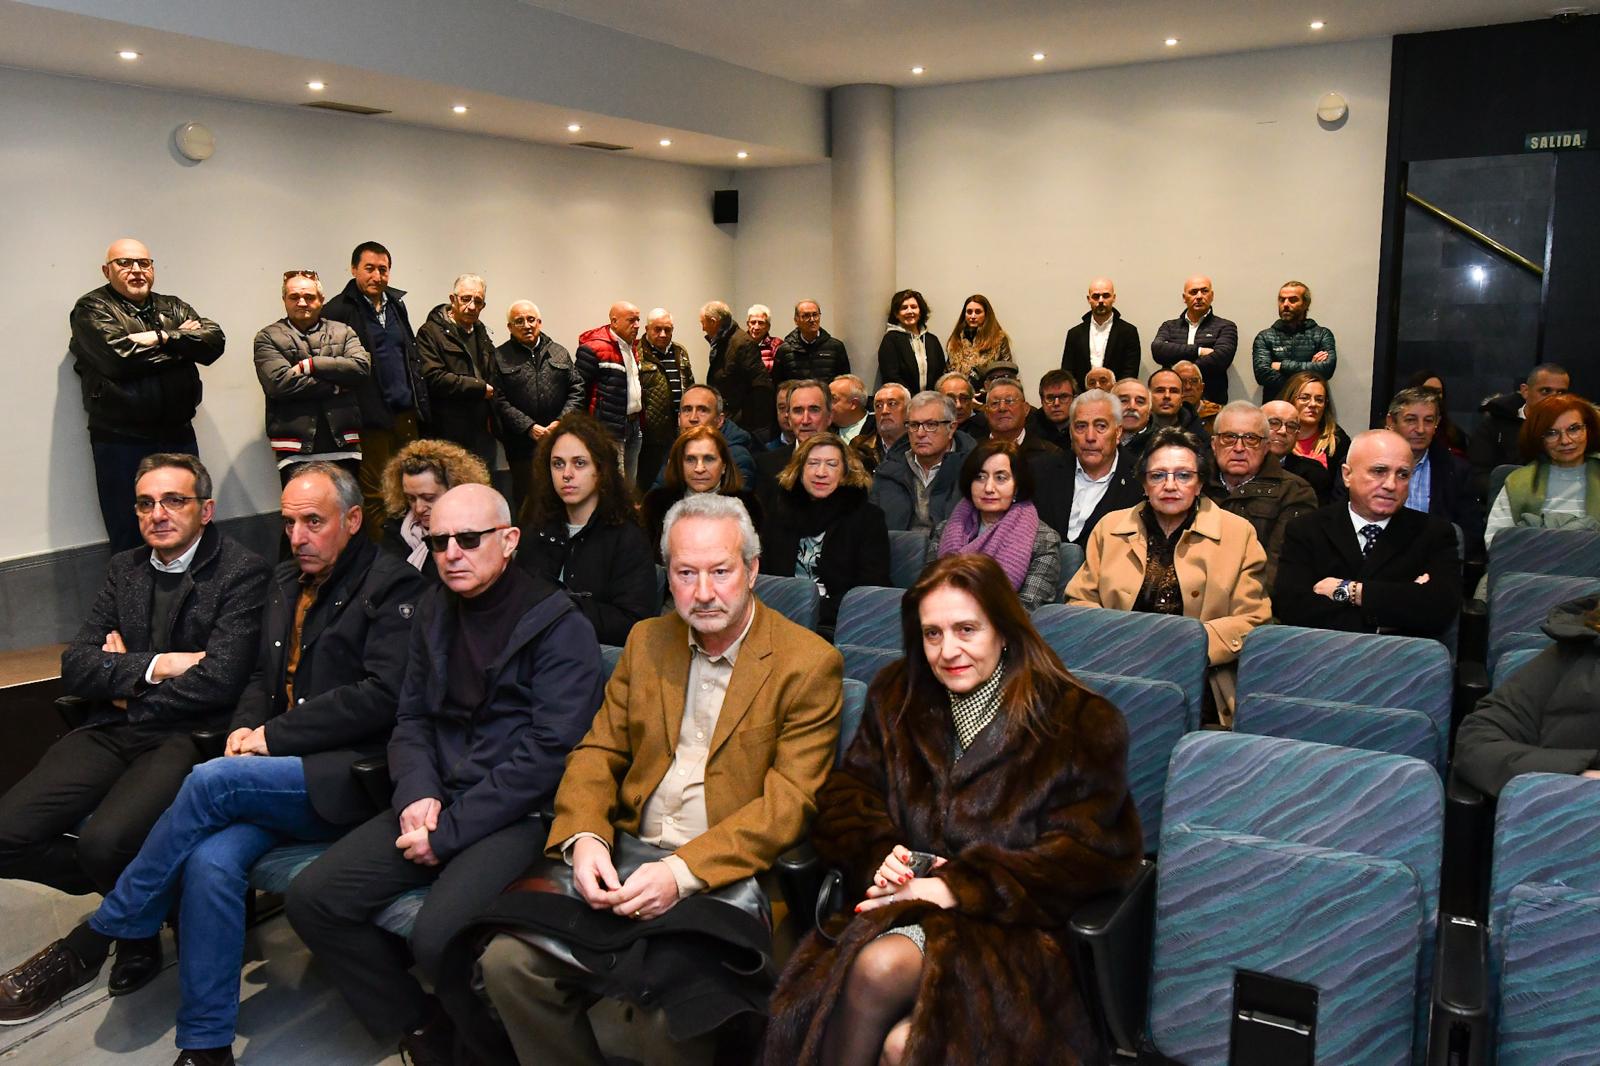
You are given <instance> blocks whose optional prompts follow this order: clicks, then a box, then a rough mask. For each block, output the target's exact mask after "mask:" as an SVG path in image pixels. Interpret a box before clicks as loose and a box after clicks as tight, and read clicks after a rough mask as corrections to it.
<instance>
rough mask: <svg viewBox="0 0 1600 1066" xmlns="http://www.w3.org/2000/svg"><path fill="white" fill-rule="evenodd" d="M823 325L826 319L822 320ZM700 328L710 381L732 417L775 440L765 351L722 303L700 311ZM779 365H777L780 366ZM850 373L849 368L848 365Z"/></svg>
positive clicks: (713, 304)
mask: <svg viewBox="0 0 1600 1066" xmlns="http://www.w3.org/2000/svg"><path fill="white" fill-rule="evenodd" d="M817 321H818V322H819V323H820V322H821V321H822V319H821V318H820V317H818V319H817ZM700 329H701V332H703V333H704V334H705V335H706V343H707V344H709V345H711V362H710V365H709V367H708V368H707V370H706V381H707V382H709V383H710V384H711V385H712V386H714V387H715V388H716V390H717V391H718V392H720V393H722V399H723V401H724V402H725V403H726V404H727V405H728V417H729V418H731V419H733V420H734V421H735V422H737V423H739V424H740V425H741V426H743V427H744V428H745V429H747V430H749V431H750V432H751V433H753V434H755V435H756V437H758V438H762V439H766V440H771V439H772V438H773V436H774V435H775V431H776V428H777V416H776V413H775V409H774V407H773V394H772V386H773V375H771V374H768V373H767V368H766V365H765V364H764V363H762V362H761V351H760V349H759V348H758V347H757V345H756V342H755V341H753V340H751V339H750V334H748V333H746V332H745V331H744V330H742V329H740V328H739V325H738V323H736V322H734V320H733V312H732V311H730V310H729V309H728V305H727V304H725V303H723V302H722V301H721V300H712V301H711V302H710V303H708V304H706V305H705V306H704V307H702V308H701V309H700ZM777 365H778V364H777V363H773V366H774V367H776V366H777ZM845 369H846V370H848V369H849V366H848V365H847V366H846V367H845Z"/></svg>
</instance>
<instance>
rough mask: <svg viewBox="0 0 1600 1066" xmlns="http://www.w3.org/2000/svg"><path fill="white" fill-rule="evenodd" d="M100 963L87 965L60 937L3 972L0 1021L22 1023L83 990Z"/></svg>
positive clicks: (0, 982)
mask: <svg viewBox="0 0 1600 1066" xmlns="http://www.w3.org/2000/svg"><path fill="white" fill-rule="evenodd" d="M99 972H100V967H98V966H94V967H89V966H85V965H84V964H83V962H82V961H81V960H79V958H78V956H76V955H74V954H73V953H72V952H71V951H70V950H68V948H67V945H66V944H65V943H64V942H63V941H60V940H57V941H56V942H55V943H53V944H51V945H50V946H49V947H47V948H45V949H44V950H43V951H41V952H39V953H38V954H37V955H35V956H34V957H33V958H31V959H29V960H28V961H27V962H24V963H23V964H22V965H21V966H18V967H17V968H16V969H14V970H11V971H10V972H8V973H4V974H0V1025H21V1024H23V1023H24V1022H31V1021H33V1020H34V1019H35V1018H37V1017H39V1016H40V1015H42V1014H46V1013H48V1012H49V1011H50V1010H51V1009H52V1008H54V1007H55V1006H57V1005H58V1004H60V1003H62V1002H63V1001H65V1000H66V999H67V998H69V997H70V996H72V995H73V994H75V993H77V992H80V991H82V990H83V989H84V988H86V987H87V986H88V985H89V984H90V982H92V981H93V980H94V977H95V974H97V973H99Z"/></svg>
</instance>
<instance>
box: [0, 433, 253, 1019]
mask: <svg viewBox="0 0 1600 1066" xmlns="http://www.w3.org/2000/svg"><path fill="white" fill-rule="evenodd" d="M130 480H132V479H130ZM130 496H131V497H132V498H131V499H130V500H129V501H128V510H129V512H130V513H133V514H136V515H137V518H138V529H139V530H140V532H141V533H142V535H143V538H144V543H145V546H143V547H140V548H136V549H133V550H131V551H126V552H123V553H121V554H119V555H116V556H113V557H112V559H111V563H110V565H109V567H108V570H107V574H106V582H105V586H104V587H103V588H102V589H101V591H100V594H99V595H98V596H97V597H96V598H95V601H94V605H93V606H92V607H91V608H90V609H89V617H88V620H87V621H85V622H84V624H83V627H82V628H81V629H80V630H78V634H77V636H75V637H74V638H73V639H72V641H71V643H69V644H68V645H67V648H66V650H65V651H64V652H62V655H61V680H62V686H63V688H65V689H66V691H67V692H68V693H69V694H70V695H73V696H77V697H79V698H81V699H82V700H83V711H84V722H83V726H82V728H79V729H75V730H73V731H72V732H70V733H68V734H67V735H66V736H64V737H62V738H61V739H60V740H58V741H56V743H55V744H54V745H52V746H51V747H50V749H49V750H48V751H47V752H46V753H45V754H44V756H43V758H41V759H40V760H39V764H38V765H37V766H35V767H34V768H33V770H32V771H30V772H29V774H28V775H27V776H26V777H24V778H23V779H22V780H21V781H20V782H18V783H17V784H16V785H14V786H12V788H11V789H10V791H8V792H7V793H6V794H5V795H4V796H3V797H0V878H17V879H20V880H25V881H34V882H37V883H39V884H43V885H49V886H51V887H52V888H56V889H59V890H60V891H62V892H68V893H71V894H73V895H86V894H88V893H90V892H99V893H101V894H102V895H104V894H107V893H110V892H111V890H112V888H113V886H115V885H116V884H117V883H118V878H119V876H120V875H121V874H122V872H123V868H124V867H126V866H127V865H128V864H129V862H130V861H132V860H133V858H134V856H135V855H136V854H138V852H139V849H140V846H141V845H142V844H143V843H144V841H145V837H146V835H147V834H149V833H150V832H151V827H152V826H154V825H156V824H157V819H158V818H160V817H161V815H162V812H163V811H165V810H166V809H167V807H168V805H170V804H171V803H172V800H173V797H174V796H176V795H177V794H178V789H179V787H180V786H181V785H182V784H183V781H184V778H185V777H186V776H187V775H188V773H189V769H190V768H191V767H192V766H194V764H195V763H196V762H198V761H200V758H201V755H200V750H199V748H198V747H197V746H196V744H195V743H194V740H193V739H192V738H191V736H190V733H191V731H192V730H196V729H220V728H222V727H223V726H224V725H226V724H227V720H228V719H227V716H228V714H229V713H230V712H231V711H232V710H233V708H234V706H235V704H237V702H238V700H239V696H240V693H241V692H243V691H244V688H245V684H246V682H248V681H249V679H250V671H251V669H252V667H253V666H254V665H255V661H256V650H257V648H256V645H257V642H258V639H259V636H260V631H261V604H262V600H263V598H264V596H265V594H266V588H267V576H268V572H269V570H268V566H267V564H266V562H265V561H264V560H262V559H261V558H260V557H259V556H258V555H256V554H255V553H254V552H251V551H249V550H248V549H246V548H244V547H241V546H240V545H239V544H237V543H236V542H234V541H232V540H229V539H228V538H227V537H224V536H223V535H222V534H221V533H219V532H218V531H217V529H216V527H215V526H213V525H212V524H211V515H212V500H211V475H210V474H209V473H208V472H207V471H206V468H205V467H204V466H203V465H201V463H200V460H198V459H196V458H195V457H194V456H192V455H179V454H162V453H158V454H156V455H152V456H148V457H147V458H146V459H145V460H144V461H143V462H142V463H140V464H139V469H138V479H137V481H136V482H134V485H133V492H132V493H130ZM85 818H87V819H88V821H87V822H86V821H84V819H85ZM165 917H166V911H165V910H163V911H162V912H161V913H160V914H159V915H157V916H156V920H155V922H154V925H153V927H147V928H144V929H140V930H137V931H133V932H127V931H118V930H113V931H109V932H108V934H107V936H105V937H100V938H99V940H98V941H91V944H90V945H89V946H88V947H82V945H78V946H79V947H82V953H75V952H74V951H66V950H59V949H61V948H62V945H61V944H60V943H59V942H58V943H56V944H52V945H51V946H50V947H48V948H46V949H45V950H44V951H42V952H40V953H39V954H38V955H36V956H34V957H33V958H31V959H29V960H28V961H27V962H25V963H23V964H22V965H21V966H19V967H17V968H16V969H15V970H12V971H11V972H10V973H7V974H4V975H0V1024H16V1023H19V1022H23V1021H27V1020H28V1019H30V1018H33V1017H37V1016H38V1015H39V1014H41V1013H43V1012H44V1011H46V1010H49V1009H50V1008H51V1007H52V1006H54V1005H55V1004H56V1003H58V1002H60V1000H61V999H62V997H64V996H66V995H68V994H70V993H71V992H72V991H73V990H75V989H76V988H79V987H81V986H82V985H83V984H84V983H86V982H87V981H88V980H90V979H92V978H93V977H94V975H95V973H96V972H98V970H99V968H100V963H102V962H104V960H105V958H106V953H107V951H108V950H109V948H110V938H111V937H116V938H117V958H116V964H115V965H114V966H113V967H112V969H111V981H110V987H109V991H110V993H111V995H113V996H120V995H126V994H127V993H129V992H132V991H134V990H136V989H138V988H140V987H142V986H143V985H144V984H145V983H147V982H148V981H149V980H150V979H151V978H153V977H154V976H155V975H156V974H157V973H159V972H160V970H161V940H160V937H159V936H158V935H157V934H158V933H159V932H160V929H161V920H162V919H164V918H165ZM96 951H98V958H94V957H93V956H94V952H96Z"/></svg>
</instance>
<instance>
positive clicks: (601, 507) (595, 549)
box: [517, 412, 658, 647]
mask: <svg viewBox="0 0 1600 1066" xmlns="http://www.w3.org/2000/svg"><path fill="white" fill-rule="evenodd" d="M534 470H535V471H536V472H538V473H540V474H542V475H543V476H540V477H535V478H534V481H533V491H532V493H531V494H530V495H529V496H528V500H527V503H526V504H525V505H524V507H523V514H522V516H521V517H522V541H521V544H520V545H519V546H518V548H517V565H519V566H521V567H522V568H523V569H524V570H527V571H528V572H529V573H532V574H535V575H537V576H540V577H544V578H547V579H548V580H550V581H554V582H555V583H556V584H558V585H561V586H563V587H565V588H566V590H567V591H568V592H569V593H571V594H572V598H573V600H574V602H576V603H577V605H578V609H579V610H581V611H582V612H583V614H584V617H586V618H588V619H589V621H590V623H592V624H593V625H594V631H595V635H596V636H597V637H599V638H600V643H602V644H613V645H616V646H618V647H621V646H622V645H623V644H624V643H626V642H627V639H628V630H630V629H632V628H633V624H634V623H635V622H637V621H639V620H640V619H641V618H645V617H648V616H649V615H652V614H654V613H655V612H656V606H657V602H658V596H657V581H656V567H655V554H654V553H653V552H652V551H651V550H650V545H649V544H648V543H647V542H646V540H645V535H644V530H643V529H641V528H640V526H639V517H638V515H637V513H636V512H635V511H634V507H633V497H632V496H631V495H630V494H629V492H628V486H627V484H626V483H625V482H624V481H623V478H622V468H621V466H619V465H618V463H617V446H616V445H615V444H614V443H612V440H611V435H610V434H609V433H607V432H606V431H605V429H604V428H602V427H601V425H600V423H599V422H596V421H595V420H594V419H593V418H592V417H590V416H589V415H586V414H582V413H580V412H572V413H569V414H565V415H562V416H561V421H559V422H557V423H556V428H555V429H553V430H551V431H550V432H549V433H548V434H546V435H545V438H544V440H542V441H540V442H539V453H538V455H537V456H536V457H535V459H534Z"/></svg>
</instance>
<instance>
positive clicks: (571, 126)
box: [567, 122, 583, 133]
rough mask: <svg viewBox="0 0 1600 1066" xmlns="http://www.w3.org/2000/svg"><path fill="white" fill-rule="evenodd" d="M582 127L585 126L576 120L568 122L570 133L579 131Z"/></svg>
mask: <svg viewBox="0 0 1600 1066" xmlns="http://www.w3.org/2000/svg"><path fill="white" fill-rule="evenodd" d="M581 129H583V127H582V126H580V125H578V124H577V123H576V122H569V123H567V132H568V133H577V132H578V131H579V130H581Z"/></svg>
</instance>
